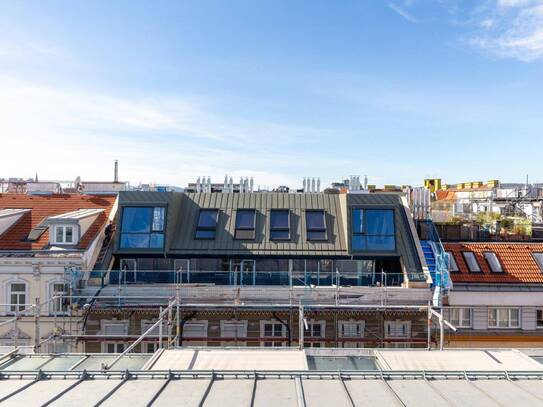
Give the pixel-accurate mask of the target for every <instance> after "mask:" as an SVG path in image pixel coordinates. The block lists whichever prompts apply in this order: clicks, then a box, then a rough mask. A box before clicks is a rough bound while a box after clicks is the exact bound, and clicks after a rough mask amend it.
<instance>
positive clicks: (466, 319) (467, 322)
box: [461, 308, 471, 327]
mask: <svg viewBox="0 0 543 407" xmlns="http://www.w3.org/2000/svg"><path fill="white" fill-rule="evenodd" d="M462 311H463V312H462V321H461V325H462V326H464V327H470V326H471V310H470V309H469V308H464V309H463V310H462Z"/></svg>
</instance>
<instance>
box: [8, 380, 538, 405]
mask: <svg viewBox="0 0 543 407" xmlns="http://www.w3.org/2000/svg"><path fill="white" fill-rule="evenodd" d="M0 401H1V402H2V405H3V406H4V405H5V406H20V405H29V406H34V405H52V406H66V407H68V406H70V407H71V406H74V405H84V406H87V405H88V406H90V405H111V406H118V405H130V406H131V407H137V406H171V405H176V406H218V407H230V406H232V407H238V406H265V407H267V406H282V407H287V406H295V407H302V406H303V407H306V406H307V407H321V406H322V407H328V406H337V407H352V406H389V405H400V406H402V405H403V406H449V407H450V406H474V407H475V406H477V407H481V406H541V405H542V404H543V376H542V375H541V374H540V373H539V374H534V373H531V374H530V373H516V374H515V373H509V374H508V373H505V372H479V373H465V372H449V373H436V372H417V373H407V374H406V373H405V372H386V373H382V372H373V373H372V372H360V373H345V372H311V373H301V372H298V373H287V372H282V373H279V372H275V373H274V372H258V371H256V372H245V373H243V372H221V371H217V372H199V373H196V372H192V373H182V372H153V374H152V375H151V374H149V373H144V372H126V373H122V372H115V373H100V372H88V373H86V374H85V375H83V374H82V373H81V374H75V373H71V374H70V373H67V374H66V373H65V374H61V373H57V374H47V373H46V374H43V373H42V374H41V375H40V376H36V375H35V374H34V375H33V376H30V375H27V376H24V375H20V376H15V375H13V376H9V378H5V377H4V378H2V379H0Z"/></svg>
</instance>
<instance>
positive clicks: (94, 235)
mask: <svg viewBox="0 0 543 407" xmlns="http://www.w3.org/2000/svg"><path fill="white" fill-rule="evenodd" d="M115 208H116V197H115V196H105V195H101V196H94V195H82V194H51V195H27V194H13V193H9V194H0V287H1V290H0V304H1V305H0V345H3V346H32V347H35V348H37V349H41V350H49V351H53V350H54V351H70V350H71V351H75V350H76V347H75V346H73V347H72V346H71V345H72V344H71V343H69V342H66V341H65V342H63V344H62V345H61V342H56V343H55V345H56V347H55V346H54V344H53V342H52V341H51V340H50V338H51V337H53V336H58V335H61V334H62V333H68V332H78V328H79V325H80V322H79V318H78V317H77V312H76V311H74V309H73V308H72V300H71V298H70V297H71V295H72V292H73V291H74V290H75V289H76V288H77V287H78V286H79V284H80V281H82V280H84V279H86V278H88V277H89V273H90V270H92V269H93V268H94V265H95V263H96V261H97V260H98V258H99V255H100V252H101V247H102V243H103V241H104V238H105V234H104V231H105V228H106V226H107V224H108V222H109V221H111V220H113V218H114V216H115Z"/></svg>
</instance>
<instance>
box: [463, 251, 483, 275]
mask: <svg viewBox="0 0 543 407" xmlns="http://www.w3.org/2000/svg"><path fill="white" fill-rule="evenodd" d="M462 256H464V260H465V261H466V264H467V265H468V269H469V271H471V272H472V273H480V272H481V266H479V263H478V262H477V258H476V257H475V253H473V252H462Z"/></svg>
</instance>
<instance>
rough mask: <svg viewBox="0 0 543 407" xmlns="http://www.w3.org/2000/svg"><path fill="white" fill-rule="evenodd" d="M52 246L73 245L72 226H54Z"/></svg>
mask: <svg viewBox="0 0 543 407" xmlns="http://www.w3.org/2000/svg"><path fill="white" fill-rule="evenodd" d="M54 228H55V233H54V236H55V239H54V241H53V243H54V244H74V243H75V242H76V241H75V231H74V226H72V225H55V226H54Z"/></svg>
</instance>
